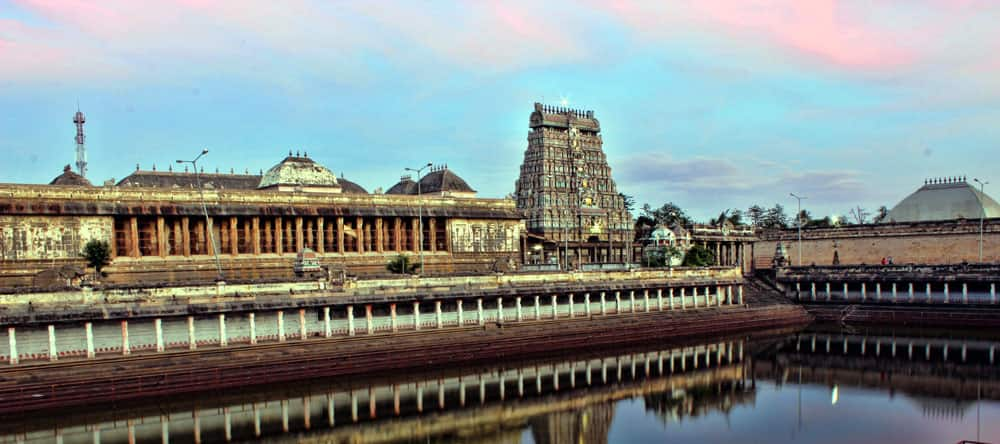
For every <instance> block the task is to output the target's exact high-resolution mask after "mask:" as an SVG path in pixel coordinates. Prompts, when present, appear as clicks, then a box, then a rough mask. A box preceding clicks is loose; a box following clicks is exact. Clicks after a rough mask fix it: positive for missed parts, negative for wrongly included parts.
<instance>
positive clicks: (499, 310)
mask: <svg viewBox="0 0 1000 444" xmlns="http://www.w3.org/2000/svg"><path fill="white" fill-rule="evenodd" d="M497 322H500V323H503V298H497Z"/></svg>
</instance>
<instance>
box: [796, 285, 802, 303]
mask: <svg viewBox="0 0 1000 444" xmlns="http://www.w3.org/2000/svg"><path fill="white" fill-rule="evenodd" d="M795 299H798V300H800V301H801V300H802V284H801V283H799V282H796V283H795Z"/></svg>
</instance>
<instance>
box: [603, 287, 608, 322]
mask: <svg viewBox="0 0 1000 444" xmlns="http://www.w3.org/2000/svg"><path fill="white" fill-rule="evenodd" d="M606 314H608V302H607V300H605V297H604V292H603V291H602V292H601V315H602V316H603V315H606Z"/></svg>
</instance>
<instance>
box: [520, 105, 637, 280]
mask: <svg viewBox="0 0 1000 444" xmlns="http://www.w3.org/2000/svg"><path fill="white" fill-rule="evenodd" d="M529 127H530V129H531V131H530V132H529V133H528V149H527V150H526V151H525V152H524V162H523V163H522V164H521V172H520V176H519V177H518V179H517V182H516V183H515V192H514V197H515V199H516V200H517V208H518V209H520V210H522V211H523V212H524V216H525V218H526V226H527V231H528V233H529V236H528V238H527V243H528V247H529V248H526V249H525V251H532V252H535V253H533V254H536V255H544V257H541V258H530V259H529V258H526V261H527V262H533V263H534V262H540V263H551V262H558V263H560V264H564V265H569V266H570V267H571V268H573V267H576V266H578V265H582V264H588V263H625V262H630V261H632V260H634V259H633V256H634V251H635V247H634V246H633V241H634V231H633V230H634V227H633V222H632V217H631V215H629V213H628V211H626V209H625V201H624V199H623V198H622V196H621V195H620V194H619V193H618V188H617V187H616V186H615V181H614V179H612V177H611V167H610V166H609V165H608V161H607V157H606V156H605V155H604V151H603V149H602V146H603V140H602V138H601V134H600V133H601V124H600V122H598V120H597V119H596V118H595V117H594V112H593V111H581V110H574V109H568V108H561V107H553V106H547V105H542V104H540V103H536V104H535V108H534V111H533V112H532V113H531V116H530V118H529ZM536 246H541V248H535V247H536ZM567 255H568V257H567Z"/></svg>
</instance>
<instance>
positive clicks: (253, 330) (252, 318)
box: [247, 308, 329, 345]
mask: <svg viewBox="0 0 1000 444" xmlns="http://www.w3.org/2000/svg"><path fill="white" fill-rule="evenodd" d="M327 310H328V311H327V313H328V314H329V308H327ZM247 318H248V321H249V322H250V344H251V345H255V344H257V315H256V314H254V313H250V314H249V315H247Z"/></svg>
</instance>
